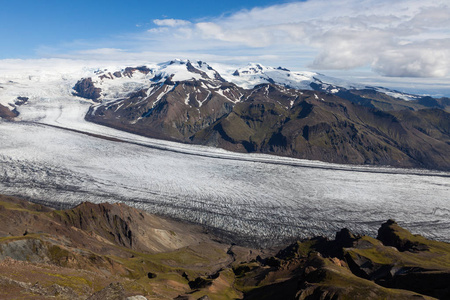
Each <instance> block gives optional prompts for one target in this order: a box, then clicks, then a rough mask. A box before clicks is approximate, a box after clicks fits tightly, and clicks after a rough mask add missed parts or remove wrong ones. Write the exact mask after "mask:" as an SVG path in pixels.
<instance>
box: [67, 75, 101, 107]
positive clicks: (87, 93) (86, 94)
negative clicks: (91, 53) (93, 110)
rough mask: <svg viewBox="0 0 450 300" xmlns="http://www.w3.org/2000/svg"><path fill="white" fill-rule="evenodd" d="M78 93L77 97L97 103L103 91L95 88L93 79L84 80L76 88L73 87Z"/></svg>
mask: <svg viewBox="0 0 450 300" xmlns="http://www.w3.org/2000/svg"><path fill="white" fill-rule="evenodd" d="M73 89H74V90H75V92H76V93H74V94H75V96H78V97H82V98H85V99H90V100H93V101H96V102H99V101H98V98H100V96H101V94H100V93H101V91H102V90H101V89H100V88H96V87H95V86H94V83H93V82H92V78H90V77H89V78H83V79H81V80H79V81H78V82H77V83H76V84H75V86H74V87H73Z"/></svg>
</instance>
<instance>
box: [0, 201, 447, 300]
mask: <svg viewBox="0 0 450 300" xmlns="http://www.w3.org/2000/svg"><path fill="white" fill-rule="evenodd" d="M448 282H450V244H448V243H444V242H437V241H431V240H427V239H425V238H423V237H421V236H417V235H412V234H411V233H409V232H408V231H406V230H405V229H403V228H401V227H400V226H399V225H398V224H397V223H395V221H392V220H389V221H387V222H386V223H384V224H382V226H381V228H380V229H379V230H378V236H377V238H373V237H369V236H355V235H353V234H352V233H351V232H349V231H348V230H346V229H342V230H341V231H340V232H338V233H337V234H336V238H335V239H334V240H328V239H326V238H323V237H315V238H311V239H308V240H302V241H297V242H295V243H293V244H291V245H289V246H287V247H281V246H280V247H279V249H266V250H261V249H250V248H245V247H240V246H239V245H234V244H227V243H224V242H221V241H220V240H219V239H217V238H216V237H215V236H214V235H213V234H211V233H208V232H207V231H205V229H203V228H201V227H198V226H194V225H190V224H184V223H180V222H175V221H172V220H168V219H164V218H160V217H157V216H153V215H149V214H148V213H146V212H143V211H139V210H136V209H134V208H130V207H128V206H126V205H123V204H107V203H105V204H92V203H81V204H80V205H78V206H77V207H74V208H72V209H67V210H53V209H50V208H47V207H44V206H42V205H39V204H32V203H29V202H26V201H24V200H20V199H17V198H14V197H8V196H0V298H1V299H17V298H20V299H50V298H51V299H129V300H132V299H135V300H136V299H412V298H413V299H449V298H450V286H449V285H448Z"/></svg>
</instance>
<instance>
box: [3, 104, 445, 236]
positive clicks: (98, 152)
mask: <svg viewBox="0 0 450 300" xmlns="http://www.w3.org/2000/svg"><path fill="white" fill-rule="evenodd" d="M89 105H90V104H89V103H87V102H83V101H79V100H77V99H76V98H74V97H61V98H58V97H55V98H41V99H39V101H38V100H35V101H30V103H29V104H27V105H25V106H22V107H20V112H21V120H22V121H19V122H1V121H0V192H1V193H4V194H14V195H20V196H24V197H29V198H30V199H32V200H37V201H43V202H47V203H51V204H52V205H53V206H55V207H59V206H61V207H67V206H68V205H74V204H78V203H79V202H81V201H92V202H97V203H98V202H105V201H109V202H115V201H122V202H125V203H127V204H129V205H132V206H135V207H138V208H142V209H145V210H147V211H149V212H152V213H158V214H163V215H167V216H171V217H176V218H180V219H184V220H189V221H193V222H197V223H200V224H204V225H207V226H209V227H211V228H216V229H219V230H222V231H225V232H228V233H231V234H232V235H235V236H238V237H240V238H242V239H245V240H247V241H252V240H256V239H258V240H260V241H262V243H264V242H267V243H269V244H270V243H272V244H276V243H277V242H280V241H284V240H285V239H288V238H292V237H297V238H303V237H310V236H314V235H326V236H330V237H331V236H333V235H334V234H335V232H336V231H337V230H339V229H341V228H343V227H347V228H349V229H351V230H352V231H354V232H356V233H360V234H370V235H372V236H376V229H377V228H378V227H379V225H380V224H381V223H382V222H384V221H386V220H387V219H389V218H393V219H395V220H397V222H399V223H400V225H402V226H404V227H406V228H408V229H409V230H411V231H412V232H414V233H418V234H422V235H424V236H426V237H429V238H434V239H439V240H446V241H450V238H449V237H450V202H449V199H450V197H449V196H450V173H445V172H430V171H422V170H401V169H392V168H371V167H363V166H360V167H358V166H345V165H335V164H327V163H321V162H314V161H306V160H298V159H292V158H283V157H275V156H270V155H261V154H259V155H249V154H238V153H232V152H227V151H224V150H221V149H215V148H208V147H202V146H194V145H185V144H179V143H173V142H166V141H161V140H154V139H149V138H145V137H140V136H136V135H133V134H129V133H125V132H121V131H117V130H114V129H111V128H107V127H103V126H99V125H96V124H92V123H88V122H85V121H84V119H83V117H84V114H85V113H86V111H87V109H88V107H89ZM54 126H59V127H60V128H56V127H54ZM61 127H62V128H61ZM64 128H65V129H64ZM67 129H75V130H80V131H83V132H86V133H92V134H101V135H103V136H106V137H114V138H117V139H120V140H121V141H122V142H118V141H111V140H106V139H103V138H99V137H94V136H90V135H86V134H83V133H80V132H75V131H70V130H67Z"/></svg>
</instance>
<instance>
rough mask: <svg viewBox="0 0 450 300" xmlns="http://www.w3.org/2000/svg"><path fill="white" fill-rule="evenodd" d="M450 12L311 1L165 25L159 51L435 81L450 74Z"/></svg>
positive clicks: (410, 5) (440, 6)
mask: <svg viewBox="0 0 450 300" xmlns="http://www.w3.org/2000/svg"><path fill="white" fill-rule="evenodd" d="M449 5H450V3H448V0H434V1H423V0H398V1H387V0H366V1H361V0H338V1H332V2H330V1H327V0H309V1H305V2H293V3H288V4H282V5H274V6H269V7H264V8H254V9H252V10H243V11H240V12H237V13H235V14H232V15H229V16H223V17H220V18H216V19H211V20H206V21H204V20H203V21H202V22H197V23H191V22H188V21H184V20H173V19H165V20H155V24H156V25H158V26H165V27H164V28H167V27H171V28H170V30H168V31H165V32H164V36H165V38H163V39H159V42H160V45H162V46H164V45H165V44H169V43H170V44H171V45H172V47H173V46H175V47H178V49H179V50H186V51H196V50H199V49H202V50H203V51H208V50H213V49H217V48H220V47H223V48H225V49H228V50H230V51H231V50H236V51H243V50H245V49H247V50H248V49H260V52H259V53H260V54H262V53H267V54H273V55H280V53H284V54H286V53H288V55H289V56H290V57H291V58H293V59H295V57H296V56H298V57H303V58H304V57H305V52H304V49H307V50H308V51H309V52H308V55H310V56H309V61H304V64H305V65H309V67H311V68H313V69H328V70H330V69H352V68H359V67H367V66H371V67H372V69H373V70H374V71H376V72H379V73H381V74H383V75H386V76H423V77H427V76H431V77H433V76H445V75H446V74H448V72H449V71H450V70H449V68H448V67H447V66H449V65H450V47H448V46H449V45H448V42H444V41H446V39H448V38H450V6H449ZM157 30H158V28H157V29H155V30H154V32H153V33H155V34H156V33H157ZM181 30H184V31H186V32H189V34H183V33H182V34H180V32H182V31H181ZM174 37H176V38H177V40H176V42H179V43H176V42H175V43H174V40H173V38H174ZM311 48H314V49H315V53H312V55H311V52H310V50H311ZM231 55H232V54H231Z"/></svg>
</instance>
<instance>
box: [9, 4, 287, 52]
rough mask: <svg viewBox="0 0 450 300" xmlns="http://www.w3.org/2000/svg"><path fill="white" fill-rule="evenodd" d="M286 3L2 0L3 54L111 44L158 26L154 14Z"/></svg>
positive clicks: (189, 15) (204, 13) (194, 16)
mask: <svg viewBox="0 0 450 300" xmlns="http://www.w3.org/2000/svg"><path fill="white" fill-rule="evenodd" d="M285 2H289V1H271V0H246V1H238V0H235V1H211V0H200V1H191V2H189V1H180V0H171V1H142V0H141V1H137V0H128V1H123V0H122V1H114V0H107V1H106V0H95V1H92V0H90V1H86V0H77V1H66V0H12V1H11V0H0V38H1V40H2V41H3V42H2V43H1V44H0V59H5V58H37V57H39V56H40V55H42V54H43V53H42V52H43V50H42V49H51V48H59V47H62V48H64V45H67V46H66V47H69V45H80V44H85V45H87V47H88V48H90V47H92V46H93V45H91V44H93V43H95V41H101V43H102V44H106V45H108V44H111V45H112V44H115V43H114V41H115V40H116V39H118V37H120V36H121V35H130V34H133V33H135V34H138V33H141V32H142V31H143V29H145V28H150V27H154V23H153V22H152V21H153V20H154V19H167V18H170V19H183V20H190V21H195V20H201V19H204V18H214V17H217V16H221V15H227V14H232V13H234V12H237V11H240V10H242V9H251V8H253V7H255V6H268V5H273V4H280V3H285ZM165 3H167V4H165ZM108 41H109V43H108ZM44 54H45V53H44Z"/></svg>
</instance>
